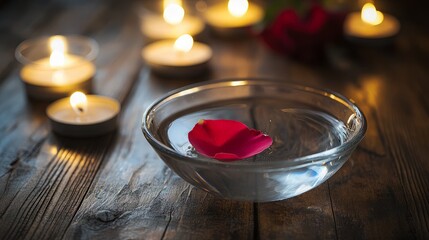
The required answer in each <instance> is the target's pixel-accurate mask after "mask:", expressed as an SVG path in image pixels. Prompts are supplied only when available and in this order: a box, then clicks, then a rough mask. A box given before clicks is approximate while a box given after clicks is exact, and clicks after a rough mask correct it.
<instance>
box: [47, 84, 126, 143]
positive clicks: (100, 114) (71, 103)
mask: <svg viewBox="0 0 429 240" xmlns="http://www.w3.org/2000/svg"><path fill="white" fill-rule="evenodd" d="M119 111H120V104H119V102H118V101H116V100H114V99H112V98H108V97H102V96H97V95H85V94H84V93H82V92H75V93H73V94H72V95H71V96H70V97H69V98H63V99H60V100H58V101H56V102H54V103H52V104H51V105H49V106H48V108H47V110H46V113H47V115H48V118H49V120H50V123H51V127H52V130H53V131H55V132H57V133H59V134H61V135H64V136H71V137H91V136H97V135H102V134H105V133H108V132H111V131H113V130H114V129H116V125H117V115H118V113H119Z"/></svg>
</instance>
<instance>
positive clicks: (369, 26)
mask: <svg viewBox="0 0 429 240" xmlns="http://www.w3.org/2000/svg"><path fill="white" fill-rule="evenodd" d="M399 29H400V24H399V21H398V20H397V19H396V18H395V17H393V16H391V15H388V14H383V13H382V12H380V11H377V9H376V8H375V6H374V5H373V4H372V3H366V4H365V5H364V6H363V7H362V11H361V12H354V13H351V14H349V15H348V16H347V18H346V21H345V23H344V32H345V34H346V35H347V36H349V37H351V38H357V39H367V40H380V39H387V38H391V37H393V36H395V35H396V34H398V32H399Z"/></svg>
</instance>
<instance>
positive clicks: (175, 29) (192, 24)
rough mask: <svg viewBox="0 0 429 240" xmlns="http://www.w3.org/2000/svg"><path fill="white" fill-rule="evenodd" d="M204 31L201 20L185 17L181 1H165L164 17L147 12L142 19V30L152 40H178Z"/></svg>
mask: <svg viewBox="0 0 429 240" xmlns="http://www.w3.org/2000/svg"><path fill="white" fill-rule="evenodd" d="M203 29H204V23H203V22H202V21H201V20H200V19H198V18H196V17H193V16H189V15H185V10H184V9H183V7H182V6H181V3H180V1H166V0H165V1H164V12H163V16H162V17H161V16H158V15H155V14H153V13H152V14H151V13H149V12H145V13H144V14H142V18H141V30H142V32H143V34H144V35H145V36H146V37H148V38H150V39H176V38H177V37H179V36H181V35H183V34H185V33H188V34H190V35H192V36H195V35H197V34H199V33H200V32H202V31H203Z"/></svg>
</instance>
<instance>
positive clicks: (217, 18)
mask: <svg viewBox="0 0 429 240" xmlns="http://www.w3.org/2000/svg"><path fill="white" fill-rule="evenodd" d="M263 17H264V12H263V10H262V8H261V7H260V6H258V5H256V4H253V3H249V7H248V9H247V12H246V13H245V14H244V15H242V16H233V15H232V14H231V13H230V12H229V10H228V4H227V3H220V4H216V5H214V6H212V7H209V8H208V9H207V11H206V13H205V18H206V21H207V23H208V24H209V25H211V26H213V27H215V28H242V27H249V26H252V25H255V24H256V23H258V22H260V21H261V20H262V18H263Z"/></svg>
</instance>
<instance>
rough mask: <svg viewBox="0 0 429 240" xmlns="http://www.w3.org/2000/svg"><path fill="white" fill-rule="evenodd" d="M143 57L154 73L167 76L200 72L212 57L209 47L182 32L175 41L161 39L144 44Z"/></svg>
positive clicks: (189, 74)
mask: <svg viewBox="0 0 429 240" xmlns="http://www.w3.org/2000/svg"><path fill="white" fill-rule="evenodd" d="M142 56H143V59H144V60H145V61H146V63H147V64H149V66H150V67H151V68H152V70H153V71H154V72H156V73H159V74H162V75H167V76H191V75H197V74H200V73H202V72H203V71H204V70H206V68H207V65H208V64H207V63H208V62H209V60H210V59H211V57H212V50H211V48H210V47H209V46H208V45H206V44H204V43H199V42H194V41H193V38H192V36H190V35H189V34H184V35H182V36H180V37H179V38H178V39H177V40H176V41H172V40H163V41H158V42H154V43H152V44H149V45H148V46H146V47H145V48H144V49H143V51H142Z"/></svg>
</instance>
